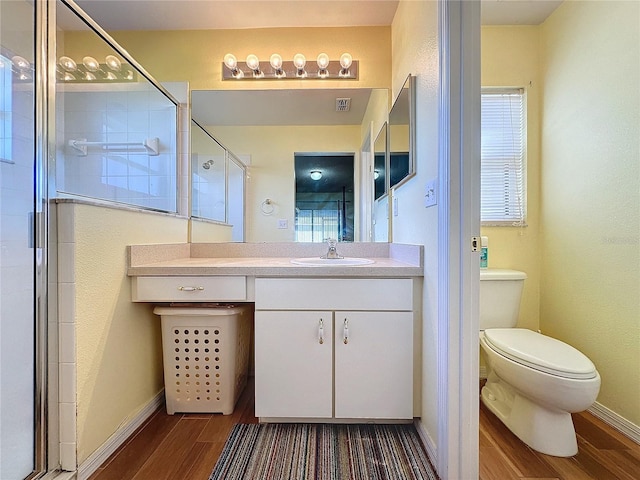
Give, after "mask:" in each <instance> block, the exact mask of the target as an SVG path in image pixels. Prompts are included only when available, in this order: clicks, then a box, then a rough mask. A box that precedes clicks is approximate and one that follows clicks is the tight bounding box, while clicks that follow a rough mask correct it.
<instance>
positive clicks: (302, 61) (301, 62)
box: [293, 53, 307, 78]
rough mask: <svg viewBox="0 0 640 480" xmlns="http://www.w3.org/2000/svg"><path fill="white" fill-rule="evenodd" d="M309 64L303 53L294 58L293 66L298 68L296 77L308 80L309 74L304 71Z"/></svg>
mask: <svg viewBox="0 0 640 480" xmlns="http://www.w3.org/2000/svg"><path fill="white" fill-rule="evenodd" d="M306 64H307V59H306V58H305V57H304V55H303V54H301V53H296V54H295V55H294V56H293V65H294V66H295V67H296V77H298V78H306V76H307V72H305V70H304V66H305V65H306Z"/></svg>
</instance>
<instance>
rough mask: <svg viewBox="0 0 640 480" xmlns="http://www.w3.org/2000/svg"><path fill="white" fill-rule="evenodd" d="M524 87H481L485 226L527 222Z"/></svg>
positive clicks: (481, 213)
mask: <svg viewBox="0 0 640 480" xmlns="http://www.w3.org/2000/svg"><path fill="white" fill-rule="evenodd" d="M524 110H525V109H524V92H523V90H521V89H510V90H504V89H500V90H498V89H483V90H482V130H481V174H480V178H481V204H480V218H481V221H482V223H483V224H484V225H511V226H523V225H525V216H526V208H525V207H526V206H525V191H524V185H525V183H524V182H525V119H524Z"/></svg>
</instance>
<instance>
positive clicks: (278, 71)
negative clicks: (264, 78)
mask: <svg viewBox="0 0 640 480" xmlns="http://www.w3.org/2000/svg"><path fill="white" fill-rule="evenodd" d="M269 64H270V65H271V68H273V74H274V75H275V76H276V78H284V77H286V76H287V73H286V72H285V71H284V70H283V69H282V57H281V56H280V55H278V54H277V53H274V54H273V55H271V58H269Z"/></svg>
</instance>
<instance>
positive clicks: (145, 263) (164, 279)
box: [128, 243, 423, 422]
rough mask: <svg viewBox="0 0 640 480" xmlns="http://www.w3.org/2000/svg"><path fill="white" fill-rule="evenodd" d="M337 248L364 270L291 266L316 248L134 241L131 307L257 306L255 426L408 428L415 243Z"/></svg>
mask: <svg viewBox="0 0 640 480" xmlns="http://www.w3.org/2000/svg"><path fill="white" fill-rule="evenodd" d="M339 248H340V250H341V252H340V253H341V254H343V255H345V256H347V257H359V258H363V257H364V258H368V259H371V260H373V263H369V264H366V265H356V266H353V265H333V266H324V265H323V266H306V265H300V264H296V263H293V262H292V259H295V258H298V257H312V256H313V255H315V256H317V257H319V256H320V255H321V254H322V249H323V245H320V244H281V243H278V244H255V245H251V244H197V245H196V244H193V245H190V244H184V245H183V244H180V245H161V246H160V245H140V246H131V247H129V269H128V274H129V276H131V277H132V282H131V285H132V300H133V301H135V302H149V303H167V302H188V303H200V302H203V303H206V302H251V303H255V330H254V332H255V334H254V338H255V386H256V416H257V417H260V420H261V421H267V422H268V421H278V422H282V421H300V420H304V421H322V422H349V421H359V420H360V421H362V420H366V421H409V420H411V419H412V418H413V417H414V415H415V413H416V412H415V409H414V405H417V404H418V402H417V401H416V398H415V397H416V395H414V391H416V393H417V390H419V389H417V388H414V385H416V382H417V379H418V378H419V377H418V376H417V372H418V370H419V367H420V364H419V357H420V355H419V353H420V352H419V348H416V345H419V342H418V340H419V338H418V337H419V335H416V332H419V318H420V315H419V312H420V297H421V295H420V292H421V284H422V278H421V277H422V275H423V267H422V247H421V246H414V245H393V244H343V245H340V246H339ZM154 251H155V252H154ZM151 260H153V261H151Z"/></svg>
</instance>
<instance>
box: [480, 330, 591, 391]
mask: <svg viewBox="0 0 640 480" xmlns="http://www.w3.org/2000/svg"><path fill="white" fill-rule="evenodd" d="M484 338H485V341H486V344H487V345H488V346H489V347H491V348H492V349H493V350H495V351H496V352H497V353H499V354H501V355H503V356H505V357H507V358H509V359H510V360H513V361H514V362H517V363H520V364H522V365H526V366H528V367H530V368H533V369H534V370H539V371H542V372H545V373H548V374H551V375H555V376H558V377H562V378H571V379H578V380H580V379H583V380H584V379H591V378H594V377H595V376H596V375H597V372H596V368H595V366H594V365H593V363H592V362H591V360H589V359H588V358H587V357H586V356H585V355H584V354H583V353H582V352H580V351H578V350H576V349H575V348H573V347H572V346H571V345H567V344H566V343H564V342H561V341H560V340H556V339H555V338H551V337H547V336H546V335H542V334H540V333H537V332H534V331H532V330H527V329H524V328H490V329H487V330H485V331H484Z"/></svg>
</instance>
